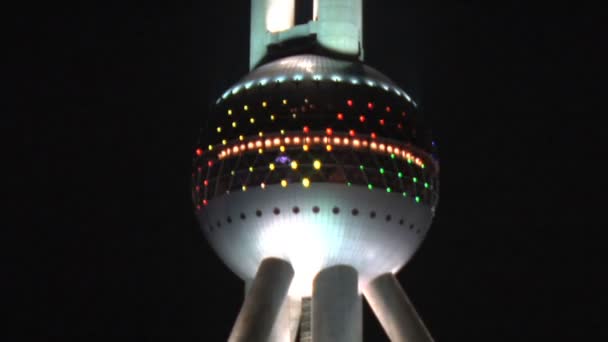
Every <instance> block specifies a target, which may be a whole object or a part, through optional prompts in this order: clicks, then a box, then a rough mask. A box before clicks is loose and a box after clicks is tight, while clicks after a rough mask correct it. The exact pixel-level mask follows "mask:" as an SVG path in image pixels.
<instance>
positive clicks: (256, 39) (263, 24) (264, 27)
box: [249, 0, 296, 69]
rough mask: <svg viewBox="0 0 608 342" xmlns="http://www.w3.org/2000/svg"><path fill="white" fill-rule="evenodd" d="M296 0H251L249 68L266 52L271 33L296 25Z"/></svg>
mask: <svg viewBox="0 0 608 342" xmlns="http://www.w3.org/2000/svg"><path fill="white" fill-rule="evenodd" d="M295 11H296V2H295V0H251V23H250V25H251V26H250V31H251V32H250V37H249V68H250V69H253V67H254V66H255V65H256V64H257V63H258V62H259V61H260V60H261V59H262V58H263V57H264V55H265V54H266V47H267V46H268V44H269V43H270V37H271V33H276V32H281V31H286V30H288V29H290V28H292V27H293V26H294V25H295Z"/></svg>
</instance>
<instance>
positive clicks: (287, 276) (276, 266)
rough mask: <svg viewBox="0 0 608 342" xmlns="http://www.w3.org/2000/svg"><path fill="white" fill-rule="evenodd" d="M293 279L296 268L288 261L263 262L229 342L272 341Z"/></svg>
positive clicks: (268, 260) (270, 260)
mask: <svg viewBox="0 0 608 342" xmlns="http://www.w3.org/2000/svg"><path fill="white" fill-rule="evenodd" d="M293 275H294V271H293V268H292V267H291V265H290V264H289V263H288V262H287V261H284V260H281V259H276V258H268V259H265V260H264V261H262V263H261V264H260V267H259V268H258V271H257V273H256V275H255V278H254V279H253V282H252V283H251V285H250V288H249V291H248V293H247V295H246V296H245V301H244V303H243V306H242V307H241V311H240V312H239V315H238V317H237V319H236V323H235V324H234V327H233V328H232V332H231V333H230V337H229V339H228V341H229V342H268V341H269V338H270V336H271V334H272V330H273V327H274V324H275V321H277V317H278V316H279V312H280V311H281V308H282V306H283V304H284V303H285V302H286V298H287V292H288V290H289V285H290V283H291V280H292V279H293Z"/></svg>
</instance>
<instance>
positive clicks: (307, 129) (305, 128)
mask: <svg viewBox="0 0 608 342" xmlns="http://www.w3.org/2000/svg"><path fill="white" fill-rule="evenodd" d="M302 131H304V133H308V132H309V131H310V129H309V128H308V126H304V127H303V128H302Z"/></svg>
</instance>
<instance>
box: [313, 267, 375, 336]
mask: <svg viewBox="0 0 608 342" xmlns="http://www.w3.org/2000/svg"><path fill="white" fill-rule="evenodd" d="M362 320H363V318H362V314H361V297H360V296H359V288H358V277H357V271H356V270H355V269H354V268H352V267H350V266H342V265H339V266H333V267H329V268H326V269H324V270H322V271H321V272H319V274H318V275H317V276H316V277H315V279H314V282H313V293H312V341H313V342H361V341H362V338H363V334H362V333H363V331H362Z"/></svg>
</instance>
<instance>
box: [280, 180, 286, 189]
mask: <svg viewBox="0 0 608 342" xmlns="http://www.w3.org/2000/svg"><path fill="white" fill-rule="evenodd" d="M281 186H282V187H284V188H285V187H287V181H286V180H285V179H283V180H281Z"/></svg>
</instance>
